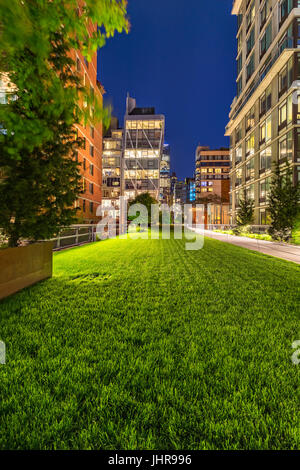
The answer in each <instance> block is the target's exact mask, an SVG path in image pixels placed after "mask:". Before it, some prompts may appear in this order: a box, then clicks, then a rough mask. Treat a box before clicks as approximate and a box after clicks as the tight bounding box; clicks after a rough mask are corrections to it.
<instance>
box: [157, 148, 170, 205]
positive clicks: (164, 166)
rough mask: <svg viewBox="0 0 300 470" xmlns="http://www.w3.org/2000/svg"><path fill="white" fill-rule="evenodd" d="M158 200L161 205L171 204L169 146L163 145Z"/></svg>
mask: <svg viewBox="0 0 300 470" xmlns="http://www.w3.org/2000/svg"><path fill="white" fill-rule="evenodd" d="M159 200H160V202H161V203H163V204H170V202H171V153H170V145H169V144H164V146H163V153H162V158H161V162H160V196H159Z"/></svg>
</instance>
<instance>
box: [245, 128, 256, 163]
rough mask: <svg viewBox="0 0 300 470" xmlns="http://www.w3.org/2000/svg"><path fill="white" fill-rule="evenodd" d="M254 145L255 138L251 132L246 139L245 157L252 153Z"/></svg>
mask: <svg viewBox="0 0 300 470" xmlns="http://www.w3.org/2000/svg"><path fill="white" fill-rule="evenodd" d="M254 145H255V139H254V133H253V132H252V134H251V135H250V136H249V137H248V139H247V140H246V155H247V157H248V156H249V155H253V154H254Z"/></svg>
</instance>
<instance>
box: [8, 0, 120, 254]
mask: <svg viewBox="0 0 300 470" xmlns="http://www.w3.org/2000/svg"><path fill="white" fill-rule="evenodd" d="M79 3H80V2H79ZM0 18H1V32H0V70H1V76H0V79H2V81H6V80H7V81H8V83H9V84H10V85H11V87H10V90H8V94H7V102H6V104H4V105H0V125H1V127H0V130H1V129H2V131H1V132H0V171H1V174H2V178H1V180H0V207H1V212H0V227H1V228H2V230H3V232H4V234H5V236H6V237H7V238H8V239H9V245H10V246H17V245H18V243H19V242H20V239H22V238H26V239H29V240H38V239H45V238H50V237H51V236H53V235H54V234H55V233H56V232H57V231H58V230H59V227H60V226H62V225H69V224H71V223H73V222H74V221H75V220H76V209H74V207H73V204H74V201H75V200H76V198H77V197H78V195H79V193H80V191H81V181H80V172H79V165H78V163H77V162H76V160H75V158H74V154H75V151H76V149H77V148H78V147H80V145H81V144H82V142H81V140H80V139H79V138H78V137H77V135H76V132H75V128H74V126H75V125H76V124H79V123H82V122H84V123H85V124H86V123H87V122H91V123H96V122H99V121H100V120H102V121H104V124H107V123H108V120H109V113H108V111H107V110H104V109H103V108H102V103H101V102H100V100H99V99H98V98H97V95H96V94H94V93H92V92H91V90H90V89H88V88H85V87H84V86H83V84H82V81H81V79H80V76H79V75H78V74H76V73H75V72H74V70H75V67H74V66H75V64H74V61H73V60H72V55H71V52H72V51H73V50H74V49H80V50H81V51H82V53H83V55H84V56H85V57H86V58H87V60H91V58H92V56H93V55H94V54H95V53H96V51H97V48H98V47H101V46H103V45H104V43H105V40H106V38H108V37H111V36H113V35H114V33H115V31H118V32H121V31H122V30H126V31H128V23H127V19H126V1H125V0H86V2H85V5H84V6H83V2H82V6H81V8H78V2H77V0H52V1H49V0H26V2H21V1H20V0H10V1H9V2H7V0H0ZM89 22H92V23H97V24H98V26H99V27H98V29H97V31H95V32H94V33H93V34H91V35H88V34H87V24H88V23H89ZM83 103H84V105H83ZM92 110H93V112H92ZM72 155H73V158H72Z"/></svg>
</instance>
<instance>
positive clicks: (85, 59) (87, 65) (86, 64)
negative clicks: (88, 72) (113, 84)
mask: <svg viewBox="0 0 300 470" xmlns="http://www.w3.org/2000/svg"><path fill="white" fill-rule="evenodd" d="M84 63H85V66H86V68H87V69H88V68H89V63H88V61H87V58H86V57H84Z"/></svg>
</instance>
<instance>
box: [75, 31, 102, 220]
mask: <svg viewBox="0 0 300 470" xmlns="http://www.w3.org/2000/svg"><path fill="white" fill-rule="evenodd" d="M95 31H97V25H95V24H92V23H91V22H90V23H89V24H88V25H87V32H88V34H89V35H90V36H91V35H92V34H93V33H95ZM72 59H73V60H74V62H75V72H76V73H77V74H78V75H79V76H81V77H82V82H83V84H84V86H85V87H88V88H89V89H90V92H91V94H92V95H93V94H95V96H96V97H97V98H98V100H99V101H100V103H103V94H104V88H103V86H102V85H101V83H100V82H99V81H98V80H97V53H96V54H95V55H94V56H93V58H92V60H91V61H90V62H88V61H87V60H86V59H85V57H84V56H83V55H82V54H81V52H80V51H75V50H74V51H73V52H72ZM81 105H82V106H84V105H85V104H84V103H81ZM76 128H77V132H78V136H79V137H81V138H82V139H83V141H84V145H83V148H80V149H78V152H77V159H78V161H79V163H81V168H80V171H81V174H82V186H83V193H82V194H81V195H80V196H79V198H78V201H77V203H76V204H77V207H78V208H79V210H78V219H79V221H81V222H84V223H95V222H97V220H99V218H98V217H97V216H96V212H97V208H98V206H99V205H100V204H101V201H102V142H103V140H102V139H103V135H102V124H101V122H100V123H97V125H95V126H94V125H92V124H87V125H86V126H85V125H84V124H82V125H78V126H76Z"/></svg>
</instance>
